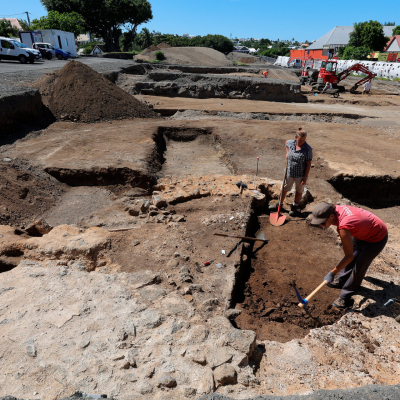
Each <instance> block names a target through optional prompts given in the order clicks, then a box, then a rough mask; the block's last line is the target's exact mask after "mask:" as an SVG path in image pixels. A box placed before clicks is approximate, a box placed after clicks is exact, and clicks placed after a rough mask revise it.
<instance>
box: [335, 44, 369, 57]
mask: <svg viewBox="0 0 400 400" xmlns="http://www.w3.org/2000/svg"><path fill="white" fill-rule="evenodd" d="M372 51H373V50H371V48H369V47H367V46H359V47H354V46H346V47H345V48H344V51H343V56H342V60H368V56H369V55H370V54H371V53H372Z"/></svg>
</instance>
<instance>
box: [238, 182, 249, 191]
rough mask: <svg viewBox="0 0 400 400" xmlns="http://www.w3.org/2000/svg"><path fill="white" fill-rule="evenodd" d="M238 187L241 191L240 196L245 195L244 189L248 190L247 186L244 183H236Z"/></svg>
mask: <svg viewBox="0 0 400 400" xmlns="http://www.w3.org/2000/svg"><path fill="white" fill-rule="evenodd" d="M236 186H237V187H238V188H239V189H240V194H242V193H243V190H244V189H247V185H246V184H245V183H243V182H241V181H240V182H236Z"/></svg>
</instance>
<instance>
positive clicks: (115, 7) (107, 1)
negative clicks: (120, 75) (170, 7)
mask: <svg viewBox="0 0 400 400" xmlns="http://www.w3.org/2000/svg"><path fill="white" fill-rule="evenodd" d="M40 1H41V2H42V4H43V5H44V6H45V7H46V9H47V10H48V11H58V12H60V13H71V12H76V13H78V14H80V15H81V16H82V17H83V20H84V25H83V27H84V29H85V30H86V31H87V32H90V33H92V34H95V35H98V36H100V37H102V38H103V39H104V42H105V44H106V46H107V50H108V51H118V50H119V37H120V35H121V34H122V28H125V29H126V30H127V31H129V32H131V33H132V37H133V36H134V35H136V29H137V27H138V26H139V25H140V24H143V23H145V22H148V21H150V20H151V19H152V18H153V14H152V12H151V5H150V3H149V2H148V1H147V0H40Z"/></svg>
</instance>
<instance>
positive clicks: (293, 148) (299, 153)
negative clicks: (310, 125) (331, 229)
mask: <svg viewBox="0 0 400 400" xmlns="http://www.w3.org/2000/svg"><path fill="white" fill-rule="evenodd" d="M306 139H307V132H306V131H303V129H302V128H299V130H298V131H297V132H296V135H295V139H294V140H287V141H286V158H287V159H288V168H287V174H286V184H285V186H284V188H283V191H282V200H281V201H282V203H281V204H282V206H283V200H285V197H286V194H287V192H288V191H290V190H291V189H292V187H293V184H295V185H296V195H295V197H294V202H293V205H292V207H291V209H290V212H289V215H290V216H292V217H293V216H295V215H296V213H297V206H298V205H299V203H300V201H301V197H302V195H303V191H304V185H305V184H306V183H307V178H308V174H309V172H310V168H311V161H312V157H313V154H312V148H311V147H310V146H309V145H308V143H307V142H306ZM278 206H279V202H277V203H276V204H274V205H272V206H270V207H269V210H270V211H276V210H277V209H278Z"/></svg>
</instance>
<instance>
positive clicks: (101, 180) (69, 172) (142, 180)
mask: <svg viewBox="0 0 400 400" xmlns="http://www.w3.org/2000/svg"><path fill="white" fill-rule="evenodd" d="M45 171H46V172H47V173H48V174H50V175H51V176H53V177H54V178H56V179H57V180H58V181H60V182H63V183H66V184H67V185H69V186H110V185H126V186H132V187H139V188H143V189H145V190H147V192H148V193H150V191H151V187H152V186H153V185H155V184H156V182H157V180H156V177H155V176H154V175H152V174H151V173H147V172H146V171H141V170H133V169H130V168H115V167H107V168H92V169H90V170H87V169H72V168H57V167H47V168H45Z"/></svg>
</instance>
